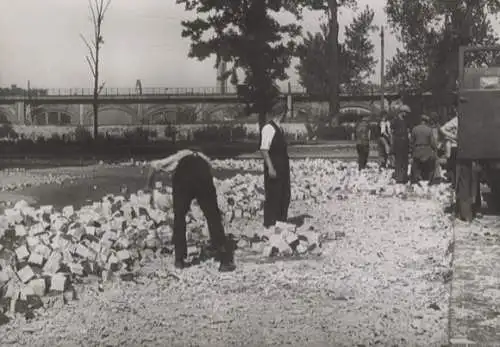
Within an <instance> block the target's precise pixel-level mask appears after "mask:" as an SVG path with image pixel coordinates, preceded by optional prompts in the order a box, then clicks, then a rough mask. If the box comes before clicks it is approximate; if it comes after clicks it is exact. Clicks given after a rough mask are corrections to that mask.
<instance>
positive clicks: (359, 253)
mask: <svg viewBox="0 0 500 347" xmlns="http://www.w3.org/2000/svg"><path fill="white" fill-rule="evenodd" d="M143 164H144V163H135V164H133V168H131V167H130V166H131V165H128V167H126V166H113V167H111V166H100V167H99V166H95V167H92V168H87V169H76V168H75V169H60V170H61V171H59V172H56V173H54V174H53V175H52V177H58V178H57V179H58V180H59V181H55V182H54V181H50V180H49V181H43V178H37V179H38V181H35V182H34V183H31V184H32V185H39V186H47V185H49V186H50V185H51V184H52V185H53V186H54V187H53V189H56V188H57V186H58V185H59V186H61V185H63V186H64V185H67V184H71V180H74V181H75V182H76V181H78V180H85V179H87V180H91V181H92V180H98V178H99V177H101V176H102V175H103V172H104V171H105V170H113V171H112V172H113V174H115V173H116V176H117V177H116V181H117V182H120V185H118V183H116V187H115V188H114V190H113V191H112V192H110V191H106V189H105V187H104V186H98V187H97V188H96V189H93V191H98V192H100V194H101V196H102V195H104V196H102V198H99V199H96V200H95V201H93V202H86V203H78V204H77V201H75V203H74V204H72V205H66V206H64V207H62V208H58V207H56V206H55V204H52V205H50V204H40V201H38V202H35V203H33V204H31V202H29V201H25V200H23V201H17V202H14V201H13V203H12V204H10V205H9V206H5V209H4V211H3V215H1V216H0V225H1V226H2V227H1V228H0V335H1V336H2V345H6V346H7V345H12V346H49V345H53V346H101V345H102V346H283V345H292V346H306V345H307V346H326V345H330V346H333V345H334V346H375V345H380V346H409V345H412V346H432V345H436V346H439V345H442V344H446V343H447V324H448V320H447V318H448V300H449V279H450V275H451V274H450V271H451V256H452V255H451V254H450V251H449V250H450V249H451V247H450V244H451V240H452V227H451V221H450V219H449V217H448V216H447V215H445V214H444V212H443V207H444V205H445V204H446V203H447V202H448V201H449V199H450V196H449V195H450V190H449V187H448V186H447V185H445V184H442V185H436V186H432V187H426V186H425V185H423V186H422V187H415V188H413V189H410V188H409V187H407V186H401V185H396V184H394V183H393V182H392V180H391V179H390V177H391V174H392V172H390V171H387V170H379V168H378V167H377V165H376V164H373V165H371V166H370V167H369V168H368V169H367V170H364V171H362V172H358V170H357V166H356V165H355V164H354V163H343V162H340V161H332V160H322V159H321V160H320V159H317V160H294V161H292V203H291V207H290V217H291V218H290V220H289V222H288V223H278V224H277V226H276V228H275V229H273V230H264V229H263V228H262V202H263V178H262V174H261V173H260V171H261V170H262V162H261V161H259V160H244V161H242V160H220V161H215V166H216V171H218V172H222V171H224V170H226V171H233V172H234V171H239V172H240V173H238V174H236V175H234V174H233V175H229V174H227V175H217V174H216V177H218V178H217V179H216V186H217V189H218V194H219V206H220V208H221V210H222V212H223V218H224V223H225V226H226V233H227V234H228V235H230V237H231V238H232V239H233V240H234V245H235V249H236V251H235V261H236V264H237V270H236V271H235V272H232V273H219V272H218V271H217V269H218V264H217V263H216V262H215V261H214V259H212V258H211V257H210V249H209V247H208V246H207V239H208V232H207V229H206V225H205V222H204V218H203V215H202V213H201V211H200V209H199V207H198V206H197V204H196V203H193V206H192V210H191V212H190V213H189V215H188V217H187V218H188V240H189V244H190V246H189V257H190V260H192V261H193V263H194V264H195V265H194V266H193V267H191V268H189V269H185V270H183V271H180V270H177V269H175V268H174V267H173V256H172V251H173V248H172V245H171V244H170V238H171V235H172V229H171V222H172V220H173V214H172V211H171V208H170V206H171V195H170V187H168V185H161V184H158V185H157V187H156V189H155V191H154V192H153V194H152V195H153V199H151V198H152V197H151V196H150V195H148V194H145V193H143V192H141V191H138V190H137V189H138V187H139V186H138V185H136V186H133V187H131V186H129V187H128V188H129V189H128V191H126V190H123V189H122V188H123V187H121V186H122V185H123V184H122V182H127V181H126V180H121V178H120V174H119V172H121V171H122V170H123V173H124V174H123V177H126V176H127V175H131V174H130V172H131V170H136V173H135V174H134V175H138V172H139V173H140V174H141V175H143V172H142V173H141V171H142V168H141V167H142V165H143ZM57 170H59V169H57ZM63 170H66V171H63ZM137 170H138V171H137ZM42 172H43V171H42ZM24 175H25V176H27V177H31V176H30V175H32V176H36V173H28V174H26V173H24V174H23V175H21V174H18V176H19V177H20V176H23V177H24ZM39 176H42V177H45V176H46V174H45V175H43V174H41V175H39ZM39 176H38V177H39ZM12 180H13V181H14V178H13V179H12ZM21 180H22V179H21ZM0 181H1V180H0ZM23 182H25V183H24V184H25V186H24V187H26V184H27V183H26V182H28V184H29V179H28V178H26V179H25V181H23ZM68 182H69V183H68ZM2 184H3V182H2ZM118 188H120V189H122V190H121V191H116V189H118ZM22 191H23V190H21V192H22ZM25 191H27V190H25ZM96 194H97V193H96ZM14 195H15V194H14ZM26 196H29V194H27V195H26ZM95 196H98V195H95ZM80 205H81V207H80Z"/></svg>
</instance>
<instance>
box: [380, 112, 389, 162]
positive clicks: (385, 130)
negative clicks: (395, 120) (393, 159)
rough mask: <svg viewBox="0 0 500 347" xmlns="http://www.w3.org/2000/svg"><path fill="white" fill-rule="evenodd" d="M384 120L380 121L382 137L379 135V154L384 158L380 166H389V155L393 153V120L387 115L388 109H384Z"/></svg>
mask: <svg viewBox="0 0 500 347" xmlns="http://www.w3.org/2000/svg"><path fill="white" fill-rule="evenodd" d="M381 117H382V120H381V121H380V123H379V128H380V137H379V146H378V148H379V156H380V157H381V158H382V162H381V164H380V166H381V167H382V168H387V166H388V164H389V156H390V153H391V122H390V121H389V119H388V117H387V111H385V110H384V111H382V113H381Z"/></svg>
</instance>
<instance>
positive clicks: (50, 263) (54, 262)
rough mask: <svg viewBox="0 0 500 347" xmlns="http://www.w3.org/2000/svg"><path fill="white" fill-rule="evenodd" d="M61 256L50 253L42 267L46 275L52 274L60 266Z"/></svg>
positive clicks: (58, 253) (57, 253)
mask: <svg viewBox="0 0 500 347" xmlns="http://www.w3.org/2000/svg"><path fill="white" fill-rule="evenodd" d="M61 260H62V255H61V253H60V252H52V253H51V254H50V256H49V258H48V259H47V262H46V263H45V265H44V267H43V272H44V273H46V274H54V273H56V272H57V270H59V267H60V266H61Z"/></svg>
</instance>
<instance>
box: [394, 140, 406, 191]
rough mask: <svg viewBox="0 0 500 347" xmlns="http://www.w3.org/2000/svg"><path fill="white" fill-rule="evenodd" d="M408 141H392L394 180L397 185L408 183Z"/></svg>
mask: <svg viewBox="0 0 500 347" xmlns="http://www.w3.org/2000/svg"><path fill="white" fill-rule="evenodd" d="M409 150H410V141H409V140H408V139H407V138H406V139H395V140H394V166H395V172H394V178H395V179H396V182H397V183H406V182H408V155H409Z"/></svg>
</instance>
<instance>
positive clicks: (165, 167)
mask: <svg viewBox="0 0 500 347" xmlns="http://www.w3.org/2000/svg"><path fill="white" fill-rule="evenodd" d="M286 111H287V106H286V104H285V103H282V102H278V103H277V104H276V105H275V106H274V107H273V109H272V111H271V119H270V121H269V122H268V123H267V124H266V125H265V126H264V127H263V128H262V130H261V136H260V137H261V139H260V148H259V149H260V151H261V153H262V157H263V159H264V188H265V200H264V221H263V224H264V227H265V228H267V229H269V228H271V227H272V226H274V225H275V224H276V222H277V221H281V222H286V221H287V218H288V207H289V205H290V197H291V189H290V163H289V157H288V149H287V142H286V140H285V134H284V132H283V129H282V128H281V126H280V124H281V121H282V120H283V119H284V117H285V115H286ZM160 171H161V172H165V173H168V174H170V175H171V177H172V194H173V210H174V227H173V237H172V242H173V244H174V254H175V263H174V265H175V267H176V268H178V269H184V268H186V267H189V266H190V264H189V263H187V262H186V258H187V255H188V254H187V240H186V214H187V213H188V211H189V208H190V206H191V202H192V201H193V199H196V200H197V201H198V204H199V206H200V208H201V210H202V212H203V214H204V216H205V218H206V220H207V225H208V231H209V234H210V241H211V249H212V252H213V253H212V255H213V256H214V258H215V259H216V260H218V261H220V266H219V271H221V272H229V271H234V270H235V269H236V266H235V264H234V249H233V247H232V245H231V243H230V241H229V240H228V238H227V237H226V235H225V231H224V226H223V223H222V214H221V211H220V209H219V206H218V203H217V192H216V189H215V185H214V181H213V175H212V172H211V165H210V159H209V158H208V157H207V156H206V155H204V154H203V153H201V152H200V151H198V150H194V149H192V150H191V149H185V150H181V151H179V152H177V153H175V154H173V155H171V156H169V157H167V158H165V159H160V160H154V161H152V162H151V163H150V170H149V173H148V177H147V184H146V188H145V190H146V191H151V190H152V189H153V185H154V182H155V179H154V178H155V176H156V173H158V172H160Z"/></svg>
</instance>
